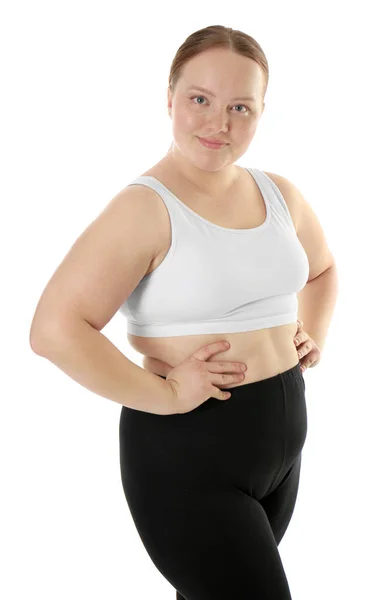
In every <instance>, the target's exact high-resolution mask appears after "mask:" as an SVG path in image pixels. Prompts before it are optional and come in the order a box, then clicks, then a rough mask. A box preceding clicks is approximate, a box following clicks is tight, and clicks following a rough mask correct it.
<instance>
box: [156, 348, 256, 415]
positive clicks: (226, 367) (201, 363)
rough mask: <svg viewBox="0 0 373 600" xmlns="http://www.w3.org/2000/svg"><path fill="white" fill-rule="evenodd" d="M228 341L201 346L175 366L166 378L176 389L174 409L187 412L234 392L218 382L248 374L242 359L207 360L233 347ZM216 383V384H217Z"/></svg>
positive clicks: (237, 378) (223, 383)
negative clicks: (223, 389) (207, 401)
mask: <svg viewBox="0 0 373 600" xmlns="http://www.w3.org/2000/svg"><path fill="white" fill-rule="evenodd" d="M225 343H226V342H224V341H220V342H214V343H213V344H208V345H207V346H202V348H199V349H198V350H197V351H196V352H194V354H192V356H190V357H189V358H187V359H186V360H184V361H183V362H182V363H180V364H179V365H177V366H176V367H175V368H173V369H172V370H171V371H170V372H169V373H168V375H167V377H166V381H167V383H168V384H169V385H170V387H171V388H172V391H173V404H172V407H173V408H172V410H173V412H172V413H170V414H175V413H178V414H180V413H181V414H183V413H187V412H190V411H191V410H193V409H194V408H197V406H199V405H200V404H202V403H203V402H206V400H208V399H209V398H211V397H212V398H217V399H218V400H227V399H228V398H230V396H231V394H230V393H229V392H224V391H222V390H220V389H219V388H218V387H217V386H218V385H227V384H229V383H236V382H238V381H242V380H243V379H244V378H245V374H244V372H243V371H242V368H241V367H242V365H244V366H245V370H246V365H245V363H241V362H229V361H225V362H224V361H222V362H218V361H212V362H206V361H207V360H208V359H209V358H210V357H211V356H213V355H214V354H218V352H224V351H225V350H228V348H229V347H230V346H229V344H228V346H225ZM214 384H215V385H214Z"/></svg>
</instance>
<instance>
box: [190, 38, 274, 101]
mask: <svg viewBox="0 0 373 600" xmlns="http://www.w3.org/2000/svg"><path fill="white" fill-rule="evenodd" d="M262 77H263V73H262V70H261V68H260V66H259V65H258V63H257V62H256V61H254V60H253V59H251V58H248V57H247V56H242V55H240V54H237V53H235V52H232V51H231V50H227V49H226V48H213V49H209V50H205V51H204V52H201V53H200V54H197V55H196V56H193V58H191V59H189V60H188V62H187V63H185V65H184V66H183V68H182V73H181V77H180V80H181V83H182V86H183V88H187V87H189V86H191V85H193V86H194V85H197V86H202V87H204V88H206V89H209V90H211V91H213V90H215V91H216V92H218V90H220V89H221V90H222V91H225V90H234V91H235V92H237V93H236V94H235V95H237V96H238V95H240V94H241V95H244V96H245V95H252V92H254V90H255V89H256V88H258V89H259V87H260V86H261V85H262V82H263V79H262Z"/></svg>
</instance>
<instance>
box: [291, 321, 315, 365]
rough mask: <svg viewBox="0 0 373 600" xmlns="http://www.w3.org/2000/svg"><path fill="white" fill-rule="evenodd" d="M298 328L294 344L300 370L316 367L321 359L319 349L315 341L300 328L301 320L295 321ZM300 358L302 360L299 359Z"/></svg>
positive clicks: (301, 325)
mask: <svg viewBox="0 0 373 600" xmlns="http://www.w3.org/2000/svg"><path fill="white" fill-rule="evenodd" d="M297 325H298V329H297V333H296V334H295V336H294V344H295V347H296V349H297V352H298V358H299V362H300V364H301V371H302V373H304V371H305V370H306V369H308V368H311V369H312V368H313V367H316V365H318V364H319V362H320V360H321V349H320V348H319V346H318V345H317V344H316V342H315V341H314V340H313V339H312V338H311V337H310V336H309V335H308V333H307V332H306V331H304V330H303V329H302V327H303V321H297ZM300 359H302V360H300Z"/></svg>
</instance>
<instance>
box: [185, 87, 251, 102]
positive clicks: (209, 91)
mask: <svg viewBox="0 0 373 600" xmlns="http://www.w3.org/2000/svg"><path fill="white" fill-rule="evenodd" d="M190 89H194V90H200V91H201V92H205V93H206V94H210V96H213V97H214V98H216V95H215V94H214V92H212V91H211V90H207V89H206V88H203V87H200V86H199V85H190V86H189V87H188V88H187V91H188V90H190ZM232 100H255V97H254V96H240V97H238V98H232Z"/></svg>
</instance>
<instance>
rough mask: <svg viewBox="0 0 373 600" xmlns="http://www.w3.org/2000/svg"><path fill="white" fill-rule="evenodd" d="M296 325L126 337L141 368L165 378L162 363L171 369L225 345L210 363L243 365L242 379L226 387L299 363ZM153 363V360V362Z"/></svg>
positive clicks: (272, 374)
mask: <svg viewBox="0 0 373 600" xmlns="http://www.w3.org/2000/svg"><path fill="white" fill-rule="evenodd" d="M296 332H297V323H296V322H295V323H290V324H288V325H281V326H279V327H271V328H269V329H259V330H257V331H245V332H239V333H219V334H203V335H187V336H177V337H165V338H146V337H140V336H136V335H132V334H128V335H127V338H128V341H129V343H130V345H131V346H132V347H133V348H134V349H135V350H136V351H137V352H139V353H140V354H143V355H144V359H143V367H144V369H146V370H147V371H150V372H151V373H154V374H156V375H165V374H166V373H165V372H164V370H163V368H164V365H163V364H162V363H166V364H167V365H170V366H171V367H172V368H174V367H176V366H177V365H179V364H180V363H182V362H183V361H184V360H185V359H187V358H189V356H191V355H192V354H194V353H195V352H196V350H199V349H200V348H202V347H203V346H207V345H208V344H212V343H213V342H218V341H221V340H224V341H228V342H229V343H230V348H229V349H228V350H226V351H224V352H219V353H217V354H214V355H213V356H212V357H211V358H210V359H209V360H208V362H211V361H234V362H236V361H239V362H244V363H245V364H246V365H247V371H246V372H245V379H244V380H243V381H240V382H238V383H233V384H229V386H228V387H237V386H240V385H244V384H246V383H252V382H255V381H261V380H262V379H267V378H268V377H273V376H274V375H278V374H279V373H282V372H283V371H286V370H287V369H290V368H291V367H293V366H295V365H296V364H297V363H298V362H299V358H298V354H297V350H296V347H295V344H294V341H293V340H294V337H295V334H296ZM154 359H155V360H154Z"/></svg>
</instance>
